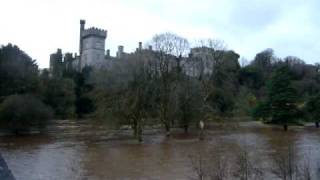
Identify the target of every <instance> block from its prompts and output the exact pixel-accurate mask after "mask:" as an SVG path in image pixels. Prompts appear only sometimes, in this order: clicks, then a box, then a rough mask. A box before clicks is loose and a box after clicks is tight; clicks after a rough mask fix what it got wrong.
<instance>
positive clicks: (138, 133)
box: [137, 120, 143, 142]
mask: <svg viewBox="0 0 320 180" xmlns="http://www.w3.org/2000/svg"><path fill="white" fill-rule="evenodd" d="M137 136H138V137H137V138H138V141H139V142H142V141H143V139H142V124H141V120H140V123H138V129H137Z"/></svg>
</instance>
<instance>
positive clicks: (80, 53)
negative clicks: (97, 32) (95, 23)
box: [78, 19, 86, 71]
mask: <svg viewBox="0 0 320 180" xmlns="http://www.w3.org/2000/svg"><path fill="white" fill-rule="evenodd" d="M85 24H86V21H85V20H83V19H81V20H80V42H79V67H78V68H79V70H80V71H81V66H82V65H81V55H82V47H83V41H82V34H83V31H84V28H85Z"/></svg>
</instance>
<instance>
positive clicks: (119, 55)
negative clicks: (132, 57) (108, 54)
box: [117, 46, 124, 58]
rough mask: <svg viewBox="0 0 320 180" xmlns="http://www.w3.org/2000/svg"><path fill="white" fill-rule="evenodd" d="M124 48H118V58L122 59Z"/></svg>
mask: <svg viewBox="0 0 320 180" xmlns="http://www.w3.org/2000/svg"><path fill="white" fill-rule="evenodd" d="M123 49H124V47H123V46H118V52H117V58H121V57H122V54H123Z"/></svg>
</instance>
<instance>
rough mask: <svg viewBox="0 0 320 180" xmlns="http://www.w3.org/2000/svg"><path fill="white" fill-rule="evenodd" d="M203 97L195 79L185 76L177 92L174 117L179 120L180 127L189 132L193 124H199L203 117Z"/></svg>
mask: <svg viewBox="0 0 320 180" xmlns="http://www.w3.org/2000/svg"><path fill="white" fill-rule="evenodd" d="M201 99H202V96H201V91H200V89H199V84H198V83H197V81H196V80H195V79H193V78H190V77H187V76H184V77H183V78H182V79H181V80H180V82H179V86H178V88H177V91H176V99H175V100H176V102H175V103H176V106H177V107H176V111H175V113H174V116H175V117H176V118H177V120H178V122H179V124H180V126H181V127H182V128H184V131H185V133H187V132H188V129H189V127H190V126H191V125H192V124H197V122H198V120H199V118H200V117H201V113H200V111H201V108H202V105H203V104H202V101H201Z"/></svg>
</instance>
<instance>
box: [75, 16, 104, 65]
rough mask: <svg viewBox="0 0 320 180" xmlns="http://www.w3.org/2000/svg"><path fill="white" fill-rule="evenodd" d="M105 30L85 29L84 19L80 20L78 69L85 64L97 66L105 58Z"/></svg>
mask: <svg viewBox="0 0 320 180" xmlns="http://www.w3.org/2000/svg"><path fill="white" fill-rule="evenodd" d="M106 37H107V31H105V30H102V29H98V28H94V27H92V28H89V29H85V21H84V20H81V21H80V52H79V53H80V61H79V67H80V70H82V68H84V67H85V66H93V67H99V66H100V65H101V64H102V63H103V61H104V58H105V40H106Z"/></svg>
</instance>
